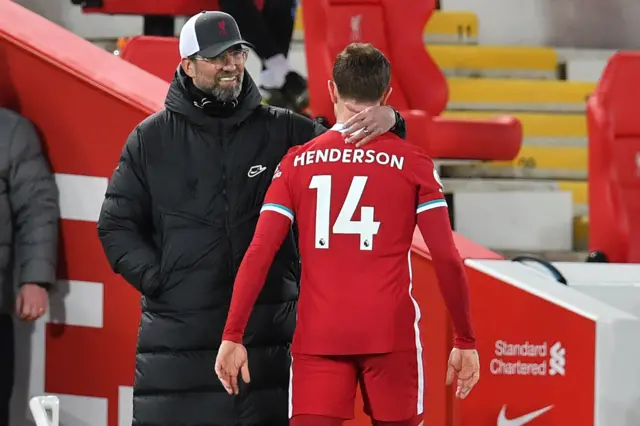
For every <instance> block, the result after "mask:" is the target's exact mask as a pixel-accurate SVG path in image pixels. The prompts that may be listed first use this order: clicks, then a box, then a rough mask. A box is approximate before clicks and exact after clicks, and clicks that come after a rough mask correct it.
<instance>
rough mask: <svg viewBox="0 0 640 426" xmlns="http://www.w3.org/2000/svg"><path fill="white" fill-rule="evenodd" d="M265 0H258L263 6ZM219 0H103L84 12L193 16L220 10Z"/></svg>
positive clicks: (84, 9)
mask: <svg viewBox="0 0 640 426" xmlns="http://www.w3.org/2000/svg"><path fill="white" fill-rule="evenodd" d="M263 3H264V0H256V4H257V6H258V7H259V8H262V5H263ZM218 9H219V6H218V1H217V0H102V6H101V7H85V8H83V9H82V11H83V12H84V13H104V14H110V15H173V16H191V15H195V14H196V13H198V12H200V11H202V10H218Z"/></svg>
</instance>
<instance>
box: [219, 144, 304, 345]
mask: <svg viewBox="0 0 640 426" xmlns="http://www.w3.org/2000/svg"><path fill="white" fill-rule="evenodd" d="M292 149H293V148H292ZM288 162H289V161H288V158H287V157H286V156H285V158H283V160H282V162H281V163H280V164H279V165H278V167H276V171H275V173H274V175H273V180H272V182H271V185H270V186H269V189H268V191H267V195H266V196H265V202H264V204H263V206H262V209H261V213H260V218H259V219H258V224H257V226H256V231H255V233H254V235H253V239H252V240H251V244H250V245H249V248H248V249H247V252H246V253H245V255H244V258H243V259H242V263H241V264H240V269H239V270H238V274H237V275H236V279H235V283H234V285H233V295H232V296H231V306H230V307H229V314H228V316H227V322H226V325H225V328H224V332H223V334H222V340H229V341H232V342H236V343H242V337H243V335H244V330H245V328H246V326H247V322H248V321H249V317H250V315H251V311H252V309H253V306H254V304H255V303H256V299H257V298H258V295H259V294H260V291H261V290H262V287H263V286H264V282H265V279H266V278H267V274H268V273H269V268H270V267H271V264H272V262H273V258H274V257H275V255H276V253H277V251H278V249H279V248H280V246H281V245H282V242H283V241H284V239H285V237H286V236H287V233H288V232H289V230H290V229H291V222H292V221H293V218H294V213H293V212H294V210H293V202H292V200H291V196H290V194H289V188H288V184H287V181H288V178H289V175H288V174H287V172H288V171H289V168H288V167H287V166H286V165H285V164H287V163H288Z"/></svg>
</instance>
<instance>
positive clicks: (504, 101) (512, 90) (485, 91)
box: [447, 77, 595, 113]
mask: <svg viewBox="0 0 640 426" xmlns="http://www.w3.org/2000/svg"><path fill="white" fill-rule="evenodd" d="M447 82H448V84H449V102H448V104H447V109H448V110H473V111H519V112H556V113H557V112H562V113H584V111H585V105H586V100H587V98H588V96H589V95H590V94H591V93H592V92H593V90H594V88H595V84H594V83H589V82H586V83H582V82H569V81H550V80H524V79H496V78H458V77H450V78H448V79H447Z"/></svg>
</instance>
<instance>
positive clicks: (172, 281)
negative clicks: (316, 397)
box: [98, 12, 404, 426]
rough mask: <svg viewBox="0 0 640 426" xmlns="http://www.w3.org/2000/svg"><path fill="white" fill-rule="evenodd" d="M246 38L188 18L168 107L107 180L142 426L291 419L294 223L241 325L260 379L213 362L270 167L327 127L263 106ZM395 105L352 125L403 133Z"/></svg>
mask: <svg viewBox="0 0 640 426" xmlns="http://www.w3.org/2000/svg"><path fill="white" fill-rule="evenodd" d="M246 45H248V43H246V42H245V41H243V40H242V39H241V37H240V33H239V30H238V27H237V24H236V23H235V21H234V20H233V18H231V16H229V15H227V14H225V13H222V12H206V13H201V14H198V15H196V16H194V17H193V18H191V19H190V20H189V21H188V22H187V23H186V24H185V26H184V28H183V29H182V32H181V36H180V51H181V55H182V57H183V58H184V59H183V60H182V62H181V65H180V66H179V67H178V70H177V71H176V75H175V78H174V80H173V82H172V83H171V86H170V88H169V93H168V94H167V98H166V103H165V109H164V110H162V111H160V112H158V113H156V114H153V115H152V116H150V117H149V118H147V119H146V120H144V121H143V122H142V123H140V124H139V125H138V126H137V127H136V128H135V130H134V131H133V132H132V133H131V135H130V136H129V139H128V140H127V142H126V144H125V146H124V149H123V151H122V155H121V158H120V162H119V164H118V167H117V168H116V170H115V171H114V173H113V177H112V179H111V181H110V183H109V187H108V189H107V193H106V196H105V201H104V204H103V207H102V211H101V214H100V218H99V221H98V232H99V236H100V240H101V242H102V245H103V247H104V250H105V252H106V254H107V257H108V259H109V262H110V263H111V265H112V267H113V269H114V271H115V272H117V273H119V274H121V275H122V276H123V277H124V278H125V279H126V280H127V281H128V282H129V283H130V284H131V285H133V286H134V287H135V288H136V289H137V290H138V291H140V293H141V294H142V318H141V321H140V329H139V334H138V348H137V352H138V354H137V357H136V377H135V384H134V408H133V423H134V424H135V425H172V426H173V425H199V426H204V425H211V426H235V425H242V426H245V425H246V426H259V425H265V426H280V425H287V424H288V413H287V412H288V410H287V391H288V383H289V382H288V373H289V362H290V357H289V344H290V342H291V338H292V335H293V329H294V327H295V321H296V302H297V299H298V284H297V283H298V275H299V265H300V263H299V257H298V252H297V248H296V241H295V237H294V235H293V233H292V234H290V235H289V237H288V238H287V239H286V241H285V243H284V244H283V245H282V247H281V249H280V251H279V253H278V255H277V257H276V259H275V261H274V264H273V267H272V268H271V271H270V273H269V277H268V279H267V282H266V285H265V287H264V291H263V292H262V294H261V295H260V298H259V300H258V302H257V304H256V307H255V309H254V311H253V315H252V318H251V320H250V321H249V325H248V327H247V331H246V334H245V336H246V339H245V341H244V343H245V345H246V347H247V349H248V351H249V353H250V356H249V357H250V363H251V369H252V370H251V371H252V373H253V376H252V379H253V380H252V383H251V387H250V389H246V390H245V391H243V392H242V393H241V394H240V395H239V396H234V397H232V396H229V395H227V393H226V391H225V390H224V388H223V387H222V385H220V382H219V381H218V380H217V378H216V376H215V373H214V370H213V360H214V359H215V357H216V351H217V348H218V346H219V345H220V340H221V337H222V329H223V327H224V324H225V321H226V317H227V312H228V308H229V302H230V299H231V293H232V289H233V282H234V277H235V274H236V272H237V270H238V268H239V266H240V262H241V261H242V257H243V255H244V253H245V251H246V249H247V247H248V246H249V243H250V242H251V238H252V236H253V233H254V230H255V226H256V223H257V220H258V216H259V212H260V207H261V205H262V201H263V198H264V195H265V193H266V191H267V188H268V187H269V184H270V182H271V177H272V175H273V173H274V170H275V168H276V166H277V164H278V163H279V161H280V159H281V158H282V156H283V155H284V154H285V153H286V152H287V150H288V149H289V148H290V147H291V146H292V145H296V144H303V143H305V142H307V141H309V140H311V139H312V138H314V137H315V136H316V135H318V134H320V133H322V132H324V131H325V130H326V129H325V128H324V127H322V126H320V125H318V124H316V123H314V122H313V121H311V120H309V119H307V118H305V117H302V116H300V115H297V114H294V113H292V112H291V111H287V110H283V109H278V108H274V107H271V106H266V105H261V97H260V94H259V91H258V88H257V87H256V85H255V84H254V82H253V81H252V80H251V77H250V76H249V75H248V73H246V72H244V62H245V60H246V58H247V51H246V50H245V48H244V46H246ZM398 117H399V116H398V114H397V113H396V112H395V111H393V110H392V109H391V108H388V107H377V108H374V109H370V110H366V111H363V112H362V113H361V114H359V115H358V116H357V117H356V119H355V120H354V123H355V124H354V125H353V126H352V131H354V132H355V131H357V130H362V131H360V132H358V134H356V135H355V138H362V137H363V136H364V139H361V140H360V142H366V141H367V140H368V139H369V138H370V137H374V136H377V134H379V133H381V132H384V131H387V130H388V129H389V128H391V127H392V126H394V123H395V122H396V121H399V124H400V126H398V125H395V130H394V131H395V132H396V133H398V134H401V135H404V122H403V121H402V120H401V119H398ZM398 127H399V128H398Z"/></svg>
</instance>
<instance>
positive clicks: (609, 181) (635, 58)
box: [587, 52, 640, 263]
mask: <svg viewBox="0 0 640 426" xmlns="http://www.w3.org/2000/svg"><path fill="white" fill-rule="evenodd" d="M638 75H640V53H633V52H619V53H616V54H615V55H614V56H612V57H611V59H610V61H609V63H608V64H607V67H606V69H605V70H604V72H603V74H602V77H601V78H600V82H599V83H598V85H597V87H596V90H595V93H594V94H593V96H591V98H590V99H589V101H588V103H587V124H588V130H589V249H590V250H591V251H594V252H595V251H598V252H602V253H604V254H605V256H606V257H607V259H608V260H609V261H610V262H623V263H626V262H629V263H640V120H638V112H637V106H638V103H639V102H640V84H638V82H637V79H638Z"/></svg>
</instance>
